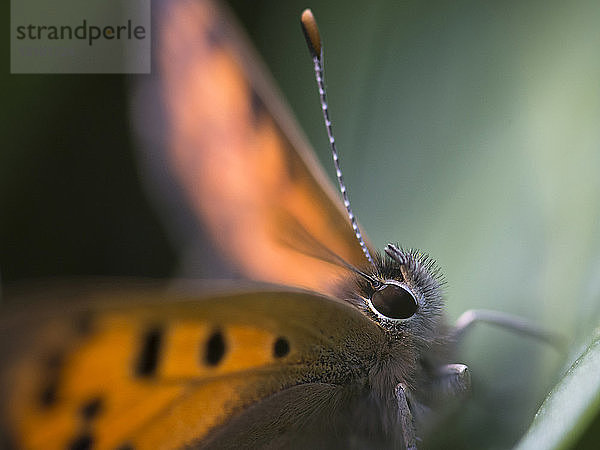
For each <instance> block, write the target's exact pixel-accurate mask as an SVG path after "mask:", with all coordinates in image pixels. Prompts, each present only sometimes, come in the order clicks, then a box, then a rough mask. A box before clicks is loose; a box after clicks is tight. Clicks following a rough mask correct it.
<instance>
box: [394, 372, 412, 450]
mask: <svg viewBox="0 0 600 450" xmlns="http://www.w3.org/2000/svg"><path fill="white" fill-rule="evenodd" d="M396 400H397V402H398V415H399V418H400V425H401V426H402V437H403V438H404V445H405V446H406V449H407V450H416V449H417V435H416V431H415V422H414V419H413V415H412V413H411V411H410V408H409V406H408V389H407V388H406V385H405V384H404V383H400V384H398V386H396Z"/></svg>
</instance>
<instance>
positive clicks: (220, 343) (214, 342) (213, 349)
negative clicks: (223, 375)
mask: <svg viewBox="0 0 600 450" xmlns="http://www.w3.org/2000/svg"><path fill="white" fill-rule="evenodd" d="M225 350H226V348H225V338H224V337H223V333H221V331H220V330H217V331H215V332H214V333H213V334H211V336H210V337H209V338H208V340H207V341H206V348H205V352H204V361H205V362H206V364H207V365H209V366H216V365H217V364H219V363H220V362H221V360H222V359H223V356H225Z"/></svg>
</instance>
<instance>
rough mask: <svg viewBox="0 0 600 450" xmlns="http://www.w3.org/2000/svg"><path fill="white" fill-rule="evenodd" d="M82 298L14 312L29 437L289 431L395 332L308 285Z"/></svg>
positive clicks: (80, 439) (10, 370) (5, 415)
mask: <svg viewBox="0 0 600 450" xmlns="http://www.w3.org/2000/svg"><path fill="white" fill-rule="evenodd" d="M76 300H77V302H76V303H73V302H67V301H63V302H62V303H58V305H61V306H60V307H58V308H57V307H56V306H57V304H56V303H54V304H53V307H52V308H49V309H48V310H47V311H44V308H42V307H38V306H36V311H35V313H32V312H31V310H30V309H28V310H25V311H21V313H20V315H19V314H18V313H11V314H9V315H5V317H4V320H3V321H2V323H0V325H1V328H0V334H1V342H2V344H1V347H0V350H1V351H2V355H1V357H2V361H3V364H2V367H1V369H0V377H1V381H2V383H1V385H0V386H1V388H2V392H0V393H1V394H2V399H3V400H2V415H1V418H2V424H3V427H4V429H5V431H6V436H7V437H8V439H9V441H10V442H12V443H13V444H14V445H15V446H16V447H18V448H21V447H23V448H90V447H92V446H93V447H94V448H177V447H181V446H184V445H197V444H198V445H199V444H200V443H203V442H205V440H206V438H207V437H208V438H209V441H210V442H213V443H219V442H220V443H223V442H226V441H224V440H223V439H224V438H223V435H220V434H219V431H218V430H220V429H226V430H229V431H230V432H229V431H228V433H227V434H226V437H227V438H228V439H229V442H231V439H234V440H235V442H236V443H237V445H241V444H244V443H245V444H247V445H251V444H252V443H253V442H254V443H257V442H259V441H257V439H259V438H260V439H261V440H262V441H261V442H270V441H271V440H273V439H274V438H275V437H279V439H283V437H282V436H285V435H286V433H285V430H286V429H288V430H297V429H300V428H301V427H302V426H303V425H304V424H305V422H306V420H308V419H309V418H310V417H311V416H312V414H311V413H312V412H315V410H318V409H319V406H322V405H323V403H324V402H327V401H328V400H329V401H330V403H331V402H332V401H333V400H332V399H333V398H334V397H335V396H336V395H337V394H338V390H339V389H337V388H336V386H341V385H343V384H344V380H346V379H347V378H348V377H349V376H352V377H356V376H357V373H358V372H359V371H361V370H362V371H366V370H368V368H367V364H365V366H364V367H363V366H360V364H358V365H357V361H370V360H372V358H373V348H379V346H378V345H377V344H378V343H381V342H383V339H384V337H383V333H382V331H381V330H380V329H379V328H378V327H376V326H374V325H373V324H372V323H371V322H370V321H368V319H366V318H365V317H364V316H362V315H361V314H360V313H359V312H358V311H356V310H355V309H354V308H352V307H350V306H349V305H347V304H346V303H344V302H341V301H338V300H336V299H333V298H329V297H324V296H319V295H316V294H311V293H306V292H302V291H291V290H290V291H280V290H273V289H271V290H265V289H261V290H256V289H245V290H242V291H237V292H229V293H226V292H220V293H215V294H211V295H207V296H205V297H202V298H197V297H192V296H188V295H180V294H173V293H170V294H163V293H160V292H158V291H156V290H154V289H151V290H144V289H136V290H132V291H127V290H124V291H119V292H113V293H110V294H93V295H87V296H82V295H78V296H77V298H76ZM374 345H375V347H373V346H374ZM289 389H292V390H291V391H289ZM285 392H287V394H284V393H285ZM308 394H310V397H306V395H308ZM273 395H279V396H283V397H285V398H283V397H272V396H273ZM269 398H271V399H272V400H270V401H269V400H266V399H269ZM319 398H322V401H319ZM331 404H333V403H331ZM251 408H254V409H255V411H256V413H252V409H251ZM321 409H322V408H321ZM244 411H246V412H248V411H250V412H251V413H250V415H248V414H246V415H244ZM274 415H275V417H276V418H277V420H273V417H274ZM236 417H240V418H239V419H237V420H236V419H235V418H236ZM244 417H246V418H247V417H252V421H251V424H252V426H253V427H254V431H255V433H254V434H253V433H252V432H248V430H249V429H252V427H250V426H249V425H248V423H245V420H246V422H247V419H244ZM315 417H318V416H315ZM261 420H262V422H261ZM261 423H263V424H267V423H269V424H270V427H271V429H269V428H268V427H266V428H261V429H260V432H259V433H258V432H256V426H257V425H259V424H261ZM274 424H276V426H275V425H274ZM225 425H228V426H229V428H223V427H224V426H225ZM274 426H275V428H273V427H274ZM249 427H250V428H249ZM288 435H289V433H288ZM215 445H217V444H215Z"/></svg>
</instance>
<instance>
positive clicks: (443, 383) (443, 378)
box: [435, 364, 471, 398]
mask: <svg viewBox="0 0 600 450" xmlns="http://www.w3.org/2000/svg"><path fill="white" fill-rule="evenodd" d="M436 384H437V386H436V389H435V390H436V391H437V392H438V393H439V394H440V396H441V397H442V398H446V397H461V396H463V395H464V394H466V393H467V392H469V391H470V390H471V373H470V372H469V368H468V367H467V366H465V365H464V364H446V365H445V366H442V367H440V368H439V369H438V373H437V382H436Z"/></svg>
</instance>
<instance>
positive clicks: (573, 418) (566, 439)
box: [517, 329, 600, 450]
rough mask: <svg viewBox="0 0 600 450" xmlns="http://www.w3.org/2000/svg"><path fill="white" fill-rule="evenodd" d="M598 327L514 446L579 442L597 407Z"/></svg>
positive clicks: (599, 371)
mask: <svg viewBox="0 0 600 450" xmlns="http://www.w3.org/2000/svg"><path fill="white" fill-rule="evenodd" d="M599 374H600V329H598V330H597V331H596V333H595V336H594V339H593V340H592V343H591V344H590V345H589V346H588V347H587V348H585V350H584V351H583V352H582V353H581V355H580V356H579V357H578V358H577V360H576V361H575V362H574V363H573V364H572V365H571V367H570V368H569V370H567V372H566V373H565V375H564V376H563V377H562V379H561V380H560V382H559V383H558V384H557V385H556V386H555V387H554V389H553V390H552V391H551V392H550V394H548V396H547V397H546V400H544V403H542V406H541V407H540V409H539V411H538V412H537V414H536V415H535V418H534V419H533V422H532V424H531V426H530V427H529V430H528V431H527V433H526V434H525V436H524V437H523V439H522V440H521V442H520V443H519V445H518V446H517V449H519V450H525V449H564V448H571V447H572V446H574V445H575V444H576V443H578V442H579V440H580V439H581V437H582V435H583V434H584V432H585V431H586V429H587V428H588V427H589V425H590V423H591V422H592V421H593V420H594V417H595V416H596V415H597V414H598V412H599V411H600V375H599Z"/></svg>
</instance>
